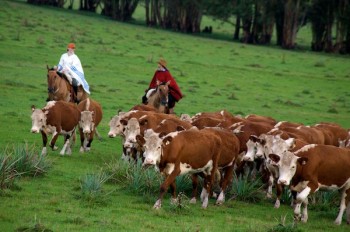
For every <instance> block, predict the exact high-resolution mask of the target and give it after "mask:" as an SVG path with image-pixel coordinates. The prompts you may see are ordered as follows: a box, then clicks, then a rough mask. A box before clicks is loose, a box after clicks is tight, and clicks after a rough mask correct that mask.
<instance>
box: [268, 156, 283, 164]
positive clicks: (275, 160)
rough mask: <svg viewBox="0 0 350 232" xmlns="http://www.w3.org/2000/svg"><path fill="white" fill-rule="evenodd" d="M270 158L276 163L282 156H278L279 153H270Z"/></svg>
mask: <svg viewBox="0 0 350 232" xmlns="http://www.w3.org/2000/svg"><path fill="white" fill-rule="evenodd" d="M269 158H270V159H271V160H272V161H273V162H275V163H278V162H279V161H280V159H281V158H280V157H279V156H278V155H276V154H269Z"/></svg>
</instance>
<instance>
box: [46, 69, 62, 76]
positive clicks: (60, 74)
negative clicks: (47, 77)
mask: <svg viewBox="0 0 350 232" xmlns="http://www.w3.org/2000/svg"><path fill="white" fill-rule="evenodd" d="M49 71H56V73H57V75H59V76H60V77H63V75H64V74H63V73H61V72H57V69H55V68H49Z"/></svg>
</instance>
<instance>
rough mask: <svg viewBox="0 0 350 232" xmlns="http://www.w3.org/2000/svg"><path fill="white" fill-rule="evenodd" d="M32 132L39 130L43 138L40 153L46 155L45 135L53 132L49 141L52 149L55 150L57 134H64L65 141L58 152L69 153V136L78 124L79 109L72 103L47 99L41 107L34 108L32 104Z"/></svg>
mask: <svg viewBox="0 0 350 232" xmlns="http://www.w3.org/2000/svg"><path fill="white" fill-rule="evenodd" d="M31 117H32V129H31V132H32V133H39V132H41V135H42V139H43V149H42V152H41V154H42V155H46V153H47V150H46V144H47V135H48V134H53V136H52V139H51V141H50V147H51V148H52V150H56V149H57V147H56V146H55V143H56V140H57V137H58V136H59V135H64V136H65V141H64V142H65V143H64V146H63V148H62V150H61V152H60V154H61V155H64V154H65V153H66V152H67V154H69V155H70V154H71V153H72V151H71V145H70V137H71V136H72V134H73V133H75V127H76V126H77V125H78V122H79V118H80V111H79V110H78V107H77V106H76V105H75V104H73V103H68V102H64V101H57V102H56V101H49V102H48V103H47V104H46V106H45V107H44V108H42V109H36V108H35V106H34V105H33V106H32V116H31Z"/></svg>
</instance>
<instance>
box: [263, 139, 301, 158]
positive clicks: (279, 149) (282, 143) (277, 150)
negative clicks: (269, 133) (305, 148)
mask: <svg viewBox="0 0 350 232" xmlns="http://www.w3.org/2000/svg"><path fill="white" fill-rule="evenodd" d="M294 144H295V139H294V138H289V139H287V140H284V139H282V138H280V137H276V138H275V140H274V142H273V145H272V148H271V151H270V153H269V154H277V155H280V154H282V153H283V152H285V151H288V150H290V149H292V148H293V147H294Z"/></svg>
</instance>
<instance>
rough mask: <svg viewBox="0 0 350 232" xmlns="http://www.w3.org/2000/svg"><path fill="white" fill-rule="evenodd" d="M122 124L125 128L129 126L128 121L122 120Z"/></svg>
mask: <svg viewBox="0 0 350 232" xmlns="http://www.w3.org/2000/svg"><path fill="white" fill-rule="evenodd" d="M120 123H121V124H122V125H124V126H126V125H128V121H127V120H125V119H121V120H120Z"/></svg>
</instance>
